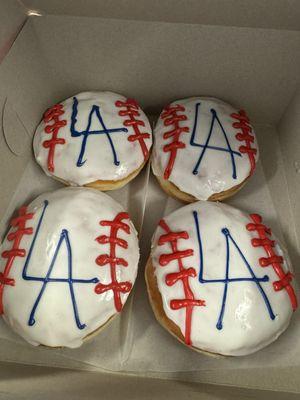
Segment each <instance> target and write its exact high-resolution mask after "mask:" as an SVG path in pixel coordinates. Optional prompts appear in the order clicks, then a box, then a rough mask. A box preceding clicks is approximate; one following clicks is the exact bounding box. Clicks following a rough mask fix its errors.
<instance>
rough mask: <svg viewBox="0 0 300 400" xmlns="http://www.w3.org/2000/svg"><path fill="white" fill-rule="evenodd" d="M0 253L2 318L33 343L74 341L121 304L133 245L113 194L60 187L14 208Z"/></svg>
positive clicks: (131, 276) (129, 282)
mask: <svg viewBox="0 0 300 400" xmlns="http://www.w3.org/2000/svg"><path fill="white" fill-rule="evenodd" d="M0 254H1V257H0V271H1V273H0V313H1V314H2V316H3V318H4V320H5V321H6V323H7V324H8V325H9V326H10V327H11V328H12V329H13V330H14V331H15V332H16V333H18V334H19V335H20V336H22V337H23V338H24V339H25V340H26V341H27V342H29V343H31V344H33V345H36V346H37V345H45V346H49V347H71V348H73V347H79V346H80V345H81V344H82V343H83V341H84V340H85V339H86V338H87V337H89V336H90V335H91V334H92V333H94V332H96V331H98V330H99V329H100V328H102V327H104V326H105V325H106V324H107V323H108V321H110V320H111V318H112V317H113V316H115V315H116V314H117V313H118V312H120V311H121V310H122V307H123V305H124V303H125V301H126V299H127V297H128V295H129V293H130V291H131V289H132V286H133V284H134V281H135V278H136V274H137V268H138V261H139V246H138V240H137V233H136V230H135V228H134V226H133V224H132V222H131V221H130V219H129V216H128V214H127V213H126V212H124V210H123V208H122V207H121V206H120V205H119V204H118V203H117V202H115V201H114V200H113V199H111V198H110V197H109V196H107V195H106V194H104V193H101V192H99V191H97V190H94V189H88V188H63V189H60V190H57V191H55V192H52V193H46V194H43V195H41V196H39V197H38V198H37V199H35V200H34V201H33V202H32V203H31V204H30V205H29V206H28V207H26V206H24V207H22V208H21V209H20V210H19V212H18V214H17V216H16V217H14V218H13V219H12V220H11V223H10V230H9V232H8V234H7V236H6V238H5V240H4V242H3V244H2V246H1V252H0Z"/></svg>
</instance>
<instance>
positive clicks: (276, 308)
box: [146, 201, 297, 356]
mask: <svg viewBox="0 0 300 400" xmlns="http://www.w3.org/2000/svg"><path fill="white" fill-rule="evenodd" d="M146 281H147V288H148V293H149V298H150V302H151V305H152V308H153V310H154V313H155V315H156V318H157V319H158V321H159V322H160V323H161V324H162V325H163V327H164V328H166V329H167V330H168V331H169V332H170V333H171V334H173V335H174V336H175V337H176V338H177V339H179V340H180V341H181V342H182V343H184V344H186V345H188V346H190V347H191V348H192V349H194V350H197V351H203V352H208V353H214V354H222V355H230V356H243V355H247V354H251V353H254V352H256V351H257V350H260V349H261V348H263V347H265V346H267V345H268V344H270V343H271V342H273V341H274V340H276V339H277V338H278V336H279V335H280V334H281V333H282V332H283V331H284V330H285V329H286V328H287V327H288V325H289V322H290V319H291V316H292V314H293V311H294V310H295V309H296V308H297V292H296V287H295V282H294V279H293V274H292V272H291V265H290V261H289V258H288V255H287V253H286V251H285V250H284V249H283V247H282V246H281V245H280V244H279V243H278V242H277V241H276V240H275V239H274V237H273V236H272V234H271V230H270V229H269V228H268V227H267V226H266V225H265V224H264V223H263V221H262V218H261V217H260V216H259V215H258V214H250V215H247V214H245V213H243V212H241V211H239V210H238V209H235V208H233V207H230V206H228V205H225V204H221V203H213V202H207V201H199V202H196V203H193V204H190V205H187V206H185V207H182V208H181V209H179V210H177V211H175V212H174V213H172V214H170V215H169V216H167V217H164V218H163V219H162V220H161V221H160V223H159V226H158V227H157V230H156V232H155V234H154V237H153V241H152V252H151V257H150V258H149V260H148V264H147V267H146Z"/></svg>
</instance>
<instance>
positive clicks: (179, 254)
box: [158, 219, 205, 345]
mask: <svg viewBox="0 0 300 400" xmlns="http://www.w3.org/2000/svg"><path fill="white" fill-rule="evenodd" d="M159 226H160V227H161V228H162V229H163V230H164V231H165V232H166V234H163V235H161V236H160V238H159V240H158V244H159V245H160V246H161V245H163V244H165V243H170V245H171V248H172V253H170V254H162V255H161V256H160V258H159V264H160V265H161V266H162V267H164V266H166V265H167V264H169V263H170V262H171V261H173V260H177V262H178V267H179V271H178V272H175V273H170V274H167V276H166V284H167V285H168V286H173V285H174V284H175V283H176V282H178V281H181V282H182V284H183V288H184V296H185V298H184V299H172V300H171V301H170V307H171V309H172V310H180V309H181V308H185V334H184V339H185V343H186V344H187V345H191V344H192V342H191V326H192V314H193V308H194V307H195V306H205V301H204V300H197V299H195V297H194V294H193V292H192V290H191V288H190V285H189V278H190V277H191V278H194V277H195V276H196V275H197V274H196V271H195V269H194V268H185V267H184V265H183V262H182V259H183V258H185V257H189V256H192V255H193V253H194V251H193V250H192V249H187V250H184V251H178V248H177V243H178V240H179V239H188V238H189V235H188V233H187V232H186V231H184V232H172V231H171V230H170V228H169V226H168V225H167V223H166V222H165V221H164V220H163V219H162V220H161V221H160V222H159Z"/></svg>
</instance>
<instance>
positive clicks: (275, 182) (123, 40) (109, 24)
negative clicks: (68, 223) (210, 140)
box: [0, 1, 300, 398]
mask: <svg viewBox="0 0 300 400" xmlns="http://www.w3.org/2000/svg"><path fill="white" fill-rule="evenodd" d="M25 3H26V6H28V7H29V9H30V10H31V16H30V17H28V16H27V17H25V18H26V19H24V16H26V13H25V12H20V10H19V8H18V9H17V8H16V9H15V8H14V9H12V10H9V13H11V14H12V15H14V16H16V15H18V17H16V20H14V25H15V26H19V27H20V26H21V25H22V24H23V23H24V21H26V22H25V24H24V26H23V27H22V29H21V30H20V32H19V34H18V36H17V38H16V40H15V41H14V44H13V46H12V47H11V49H10V51H9V53H8V54H7V55H6V57H5V58H4V60H3V62H2V64H1V66H0V82H1V89H2V90H1V92H0V105H1V109H2V119H1V125H2V130H1V133H2V134H0V148H1V159H0V168H1V184H2V185H1V187H2V190H1V192H0V213H1V216H2V217H3V218H1V224H0V231H1V235H3V234H4V233H5V230H6V226H7V221H8V219H9V218H10V216H11V214H12V213H13V211H14V209H15V208H16V207H17V206H19V205H21V204H22V203H24V202H27V201H29V200H30V199H32V198H33V197H35V196H36V195H37V194H39V193H41V192H42V191H45V190H49V189H50V190H51V189H52V188H56V187H57V186H58V184H56V183H54V182H53V181H52V180H51V179H50V178H47V177H45V176H44V175H43V173H42V171H41V170H40V169H39V168H38V167H37V166H36V165H35V162H34V160H33V158H32V151H31V139H32V136H33V134H34V130H35V127H36V126H37V124H38V122H39V120H40V118H41V115H42V113H43V111H44V110H45V109H46V108H47V107H49V106H51V105H52V104H54V103H55V102H57V101H60V100H62V99H64V98H67V97H69V96H72V95H73V94H75V93H77V92H80V91H83V90H113V91H115V92H119V93H123V94H125V95H127V96H128V97H135V98H136V99H137V100H138V101H139V102H140V104H141V106H142V107H143V108H144V109H145V111H146V112H147V113H148V114H149V115H150V116H154V117H155V116H156V115H157V114H158V113H159V111H160V109H161V108H162V106H163V105H165V104H167V103H168V102H170V101H172V100H174V99H176V98H183V97H188V96H192V95H210V96H215V97H219V98H221V99H224V100H225V101H228V102H230V103H232V104H233V105H236V106H238V107H240V106H242V107H243V108H245V109H247V111H248V113H249V115H250V118H251V120H252V121H253V125H254V126H255V128H256V132H257V136H258V141H259V145H260V151H261V158H260V162H259V165H258V171H257V172H256V175H255V177H254V178H253V179H252V180H251V181H250V182H249V184H248V185H247V186H246V187H245V188H244V189H243V190H242V191H241V192H240V194H238V195H237V196H236V197H234V198H233V199H232V200H230V201H229V203H230V204H233V205H236V206H238V207H240V208H242V209H244V210H245V211H254V212H255V211H257V212H261V213H262V214H264V215H265V216H266V220H267V222H268V223H270V225H272V226H273V227H274V231H275V232H276V234H277V236H279V237H280V238H282V239H283V240H284V242H285V243H286V245H287V247H288V250H289V253H290V256H291V259H292V261H293V264H294V268H295V270H296V271H295V272H296V275H298V281H299V277H300V274H299V268H298V265H299V251H300V246H299V243H300V227H299V220H300V219H299V218H300V205H299V202H297V199H298V198H299V194H300V183H299V179H300V145H299V141H298V140H297V138H298V137H299V134H300V132H299V130H300V128H299V127H300V92H299V90H298V91H297V89H298V88H299V73H298V71H299V65H300V36H299V32H298V31H297V30H296V29H298V26H297V24H296V22H297V19H295V16H296V15H297V12H298V11H299V7H297V6H296V5H294V6H293V3H294V2H289V7H287V8H288V9H289V14H288V15H289V16H290V19H288V18H279V17H280V15H277V14H276V13H277V12H278V9H279V10H281V11H282V12H287V10H286V8H285V7H283V2H280V1H278V2H277V3H278V7H279V8H278V9H277V11H276V13H274V10H273V8H272V12H271V15H270V16H269V18H265V19H264V23H262V19H260V18H258V17H257V16H256V17H255V13H254V14H253V13H250V14H251V15H248V19H247V18H245V19H244V20H243V19H242V20H239V23H234V21H237V20H238V19H236V16H238V15H239V13H240V11H239V10H235V12H234V13H233V20H231V19H228V18H227V20H226V15H227V14H226V13H225V14H224V13H223V14H222V15H221V14H220V15H219V14H218V13H217V14H214V15H213V16H214V18H212V16H211V17H210V18H208V17H209V15H207V14H206V17H204V16H203V17H201V15H198V14H197V17H193V16H192V15H190V14H189V12H190V11H189V12H187V14H186V16H185V20H181V19H180V18H181V16H182V13H179V11H178V4H177V6H176V5H175V6H174V5H173V9H175V11H174V13H172V16H173V17H170V14H168V13H167V11H168V10H169V9H170V8H169V7H171V6H170V2H167V1H166V2H162V3H163V6H162V9H161V11H160V13H158V12H157V13H156V14H155V13H154V14H151V13H150V15H149V14H148V13H146V14H143V13H142V12H141V10H140V9H139V8H136V7H133V6H134V5H135V6H136V5H137V3H136V2H125V3H127V5H128V10H127V13H125V14H124V13H123V14H124V19H123V18H122V13H120V10H119V11H118V10H116V9H117V7H115V11H114V7H112V8H109V7H107V8H105V7H104V9H101V10H100V9H99V8H98V7H97V6H96V2H93V1H89V2H87V4H88V6H87V7H86V8H85V10H86V11H85V13H86V15H87V16H86V17H82V16H69V15H63V16H62V15H43V16H34V11H36V10H38V11H39V12H40V13H41V14H45V13H46V12H50V13H56V14H69V12H67V11H69V10H70V7H66V6H65V7H62V5H59V4H58V2H56V1H53V2H46V1H39V2H34V1H26V2H25ZM61 3H62V2H61ZM66 3H68V2H65V4H66ZM75 3H76V4H75ZM100 3H102V2H100ZM142 3H144V2H142ZM189 3H190V5H191V8H189V10H193V7H196V5H195V2H189ZM201 3H203V6H204V7H205V4H206V2H202V1H201ZM217 3H218V2H214V4H215V5H216V4H217ZM219 3H220V2H219ZM230 3H232V4H233V3H235V4H236V2H230ZM246 3H247V2H246ZM248 3H249V2H248ZM267 3H268V2H267ZM74 4H75V5H74V8H72V13H73V14H79V15H82V13H81V14H80V12H79V11H80V10H82V7H83V5H82V4H81V2H80V1H78V2H74ZM280 4H281V8H280ZM102 5H103V3H102ZM38 6H40V8H37V9H36V7H38ZM18 7H19V6H18ZM144 7H146V4H145V3H144ZM154 7H155V6H154ZM197 7H199V5H198V6H197ZM293 7H294V8H293ZM132 8H134V10H135V13H136V14H134V13H133V14H132V13H130V12H129V11H131V10H132ZM253 8H255V7H253ZM16 10H18V11H16ZM77 10H79V11H78V12H77ZM95 10H96V11H95ZM293 10H295V12H293V13H292V12H291V11H293ZM93 11H95V13H93ZM176 12H177V14H176ZM91 15H93V17H92V18H90V17H89V16H91ZM193 15H195V13H194V14H193ZM276 15H277V17H276ZM282 15H285V14H281V16H282ZM104 17H105V18H104ZM112 17H113V18H112ZM221 17H222V18H223V19H222V18H221ZM130 18H131V19H130ZM252 20H254V21H256V22H255V23H252ZM226 21H227V22H226ZM228 21H231V22H232V23H231V24H232V25H234V26H230V25H229V22H228ZM283 21H284V23H283ZM298 21H299V20H298ZM208 24H209V25H208ZM16 29H17V28H16ZM7 32H8V31H7ZM15 32H17V30H15ZM12 35H13V33H11V37H13V36H12ZM11 40H12V39H11ZM1 45H2V43H1ZM3 46H4V45H3ZM3 46H2V47H3ZM149 82H151V85H149ZM10 171H11V172H10ZM8 172H9V173H8ZM149 173H150V171H149V168H148V169H146V170H145V171H143V174H142V175H141V176H139V177H138V178H137V180H136V181H134V182H133V183H132V184H131V185H129V186H128V187H126V188H125V189H124V190H123V191H122V192H121V193H119V192H118V191H117V192H114V193H111V194H112V195H113V196H114V197H115V198H120V197H121V199H122V202H123V204H124V205H127V207H128V208H129V211H130V212H131V214H133V219H134V221H135V223H136V224H137V227H138V228H139V231H140V235H141V244H142V249H141V251H142V262H141V265H140V274H139V278H138V282H137V285H136V288H135V293H134V296H132V297H131V301H130V302H129V304H128V305H127V306H126V309H125V310H124V311H125V312H124V314H122V317H121V318H119V319H118V320H117V321H116V322H115V323H114V324H113V325H111V329H108V330H107V331H106V332H105V331H104V332H103V333H102V334H101V337H100V336H99V339H98V340H99V342H97V343H99V344H101V341H102V342H104V341H106V340H108V341H109V346H108V348H107V349H106V351H104V350H103V349H101V352H100V353H99V355H98V356H96V355H95V347H94V346H95V345H94V344H93V343H92V342H91V343H90V344H87V345H86V346H84V347H83V348H82V349H80V350H78V351H77V350H76V351H75V352H74V351H68V350H67V351H65V350H59V351H46V350H43V349H32V348H30V347H29V346H27V345H26V344H24V343H23V342H22V340H19V339H18V338H15V337H14V336H13V335H12V334H11V332H10V331H9V330H8V329H7V330H6V329H5V327H4V325H3V326H2V325H1V329H0V337H1V342H2V346H0V357H1V360H3V361H10V362H22V363H32V364H36V365H45V364H46V365H52V366H56V367H69V368H76V369H85V370H97V371H102V372H103V371H105V370H108V371H118V372H122V373H127V374H129V373H130V374H132V373H134V374H135V375H139V374H140V375H144V376H148V377H163V378H166V379H181V380H185V381H189V380H190V381H196V382H208V383H213V384H220V385H237V386H247V387H252V388H260V389H269V390H284V391H287V392H291V391H298V392H299V391H300V384H299V382H298V381H297V379H295V377H296V376H297V373H299V369H300V368H299V362H298V360H299V356H298V352H299V353H300V342H299V337H300V335H297V332H299V324H300V321H299V317H298V318H296V317H295V318H294V321H293V324H292V326H291V328H290V329H289V330H288V332H287V333H286V335H284V338H283V339H282V340H281V339H280V340H279V341H278V346H277V343H276V344H274V345H273V346H274V347H273V349H272V347H270V348H268V349H266V353H260V354H261V355H257V356H254V357H252V356H251V357H250V358H243V359H238V360H230V361H229V362H227V361H226V362H223V360H220V361H218V360H211V359H204V358H203V359H200V358H199V356H198V355H195V354H191V353H188V354H187V352H188V351H189V350H187V349H181V348H179V346H178V345H177V343H176V342H174V339H173V338H171V337H169V335H168V334H167V333H165V332H164V331H163V330H162V329H161V328H160V327H159V326H158V324H157V323H156V321H155V320H154V316H153V315H152V312H151V310H150V307H149V305H148V301H147V298H146V295H145V285H144V279H143V268H144V264H145V260H146V259H147V256H148V253H149V247H150V246H149V244H150V238H151V235H152V233H153V230H154V227H155V225H156V223H157V221H158V220H159V218H160V217H161V216H162V215H163V214H164V213H168V212H170V211H172V210H173V209H176V208H178V207H179V206H180V205H181V204H180V203H178V202H176V201H173V200H171V199H168V198H167V197H166V196H165V195H164V194H163V193H162V192H161V190H160V189H159V187H158V185H157V183H156V182H155V180H154V179H153V177H152V176H151V175H150V180H149V185H147V182H148V178H149ZM133 194H134V195H133ZM145 207H146V214H145V218H144V210H145ZM297 268H298V271H297ZM141 321H143V323H142V324H141ZM297 329H298V330H297ZM297 336H298V337H297ZM291 343H293V345H294V349H292V351H291V348H290V347H291ZM275 346H276V347H275ZM115 348H118V349H119V350H118V351H114V352H113V357H112V355H111V354H112V353H111V350H112V349H115ZM145 348H146V349H147V351H146V353H145V352H144V351H145ZM278 352H279V353H278ZM170 353H172V358H173V359H172V360H171V359H170ZM291 353H293V355H292V356H291ZM154 355H155V365H154V364H153V363H152V358H153V356H154ZM264 358H266V360H264ZM183 359H184V360H185V361H184V362H181V360H183ZM187 360H188V362H187ZM279 360H280V361H279ZM173 361H174V368H172V367H171V364H172V363H173ZM180 365H181V368H179V367H178V366H180ZM154 367H155V368H154ZM216 398H218V397H216Z"/></svg>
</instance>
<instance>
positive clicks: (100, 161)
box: [33, 92, 152, 190]
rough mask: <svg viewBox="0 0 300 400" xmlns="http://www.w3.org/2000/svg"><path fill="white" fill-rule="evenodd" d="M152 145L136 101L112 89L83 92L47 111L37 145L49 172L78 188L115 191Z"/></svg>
mask: <svg viewBox="0 0 300 400" xmlns="http://www.w3.org/2000/svg"><path fill="white" fill-rule="evenodd" d="M151 145H152V135H151V127H150V124H149V121H148V119H147V117H146V115H145V114H144V112H143V111H142V110H141V108H140V107H139V105H138V104H137V102H136V101H135V100H133V99H127V98H125V97H124V96H121V95H119V94H115V93H112V92H84V93H80V94H78V95H76V96H73V97H71V98H69V99H67V100H65V101H63V102H62V103H60V104H56V105H54V106H53V107H51V108H50V109H48V110H47V111H46V112H45V114H44V117H43V119H42V121H41V123H40V125H39V126H38V128H37V130H36V133H35V136H34V141H33V148H34V154H35V158H36V160H37V162H38V163H39V164H40V166H41V167H42V169H43V170H44V171H45V173H46V174H47V175H51V176H53V177H54V178H57V179H59V180H61V181H63V182H64V183H66V184H69V185H73V186H76V185H77V186H84V185H85V186H91V187H94V188H96V189H100V190H113V189H117V188H120V187H122V186H124V185H125V184H126V183H127V182H129V181H130V180H131V179H133V178H134V177H135V176H136V175H137V174H138V173H139V172H140V170H141V169H142V167H143V166H144V164H145V163H146V162H147V160H148V157H149V151H150V148H151Z"/></svg>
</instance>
